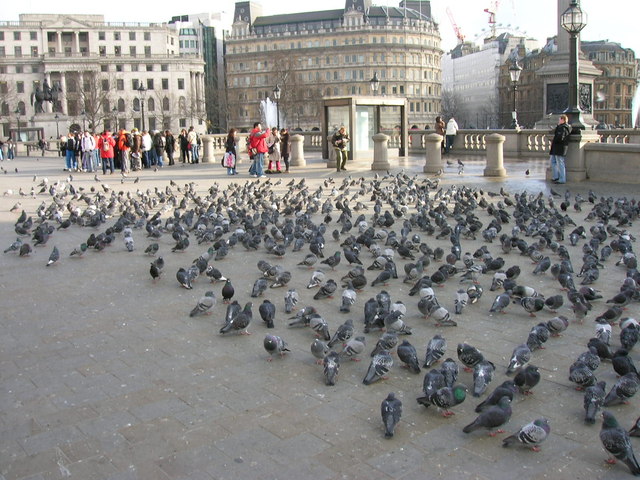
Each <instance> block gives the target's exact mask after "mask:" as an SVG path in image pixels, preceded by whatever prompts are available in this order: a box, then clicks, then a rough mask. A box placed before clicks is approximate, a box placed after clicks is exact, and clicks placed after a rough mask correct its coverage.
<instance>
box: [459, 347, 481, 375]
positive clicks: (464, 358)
mask: <svg viewBox="0 0 640 480" xmlns="http://www.w3.org/2000/svg"><path fill="white" fill-rule="evenodd" d="M457 352H458V360H460V362H462V364H463V365H464V366H465V369H466V370H467V371H471V369H472V368H473V367H475V366H476V365H477V364H478V363H480V362H481V361H482V360H484V356H483V355H482V353H480V350H478V349H477V348H476V347H474V346H472V345H469V344H467V343H459V344H458V349H457Z"/></svg>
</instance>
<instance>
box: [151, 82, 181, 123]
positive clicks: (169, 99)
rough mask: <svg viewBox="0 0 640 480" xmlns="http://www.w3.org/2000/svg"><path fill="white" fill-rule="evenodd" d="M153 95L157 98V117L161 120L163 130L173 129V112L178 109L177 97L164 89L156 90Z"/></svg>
mask: <svg viewBox="0 0 640 480" xmlns="http://www.w3.org/2000/svg"><path fill="white" fill-rule="evenodd" d="M153 95H154V99H155V100H156V112H155V117H156V118H158V119H159V120H160V124H161V126H162V130H171V120H172V119H173V117H174V115H172V112H173V113H175V112H176V111H178V105H177V102H176V100H175V98H174V97H173V96H172V95H170V94H169V93H168V92H167V91H163V90H154V91H153Z"/></svg>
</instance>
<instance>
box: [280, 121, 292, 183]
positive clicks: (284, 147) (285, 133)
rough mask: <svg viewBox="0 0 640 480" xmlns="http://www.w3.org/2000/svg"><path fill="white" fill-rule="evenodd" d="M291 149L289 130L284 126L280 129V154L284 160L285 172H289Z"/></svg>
mask: <svg viewBox="0 0 640 480" xmlns="http://www.w3.org/2000/svg"><path fill="white" fill-rule="evenodd" d="M290 151H291V140H290V139H289V130H287V129H286V128H283V129H282V130H280V155H281V156H282V160H284V166H285V172H286V173H289V152H290Z"/></svg>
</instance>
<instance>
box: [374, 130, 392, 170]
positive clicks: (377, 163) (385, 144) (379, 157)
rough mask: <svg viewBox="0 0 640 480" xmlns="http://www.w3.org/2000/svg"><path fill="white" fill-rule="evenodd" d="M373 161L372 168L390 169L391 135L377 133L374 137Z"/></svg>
mask: <svg viewBox="0 0 640 480" xmlns="http://www.w3.org/2000/svg"><path fill="white" fill-rule="evenodd" d="M372 138H373V163H372V164H371V170H389V169H390V168H391V164H390V163H389V136H388V135H385V134H384V133H376V134H375V135H374V136H373V137H372Z"/></svg>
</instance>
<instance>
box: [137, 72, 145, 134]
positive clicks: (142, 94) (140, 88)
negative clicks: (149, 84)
mask: <svg viewBox="0 0 640 480" xmlns="http://www.w3.org/2000/svg"><path fill="white" fill-rule="evenodd" d="M136 90H137V91H138V93H139V94H140V97H141V98H140V113H141V114H142V130H145V128H144V98H145V95H146V94H147V89H146V88H145V86H144V85H143V84H142V82H141V81H140V80H138V88H136Z"/></svg>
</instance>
